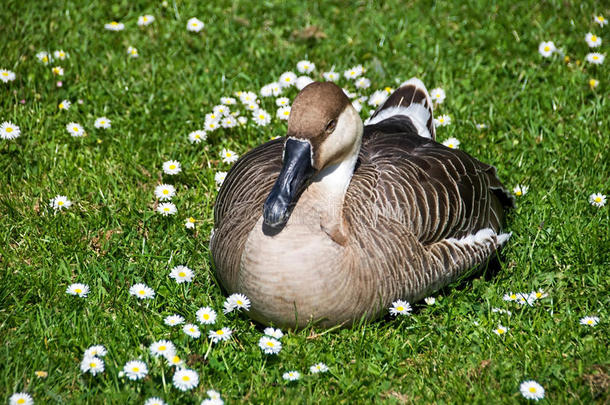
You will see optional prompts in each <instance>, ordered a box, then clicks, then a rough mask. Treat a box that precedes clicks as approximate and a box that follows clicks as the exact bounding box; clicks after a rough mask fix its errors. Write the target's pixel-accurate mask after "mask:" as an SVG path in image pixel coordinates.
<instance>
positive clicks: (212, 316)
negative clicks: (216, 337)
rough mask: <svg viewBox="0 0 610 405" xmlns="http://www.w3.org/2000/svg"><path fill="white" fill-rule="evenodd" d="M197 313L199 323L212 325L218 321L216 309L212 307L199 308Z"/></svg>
mask: <svg viewBox="0 0 610 405" xmlns="http://www.w3.org/2000/svg"><path fill="white" fill-rule="evenodd" d="M195 315H196V316H197V320H198V321H199V323H201V324H203V325H212V324H213V323H214V322H216V317H217V314H216V311H214V310H213V309H212V308H210V307H201V308H199V310H198V311H197V312H196V313H195Z"/></svg>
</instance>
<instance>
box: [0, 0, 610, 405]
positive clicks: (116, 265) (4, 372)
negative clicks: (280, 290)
mask: <svg viewBox="0 0 610 405" xmlns="http://www.w3.org/2000/svg"><path fill="white" fill-rule="evenodd" d="M168 3H169V4H168V5H167V6H162V5H161V2H159V1H131V0H118V1H114V2H112V4H111V5H110V4H109V2H102V1H92V2H89V1H84V0H83V1H57V2H55V1H15V0H9V1H8V2H7V1H5V2H3V4H2V6H0V15H2V20H3V23H2V24H1V25H0V38H2V39H1V40H0V55H2V57H1V58H0V68H4V69H10V70H12V71H15V72H16V74H17V79H16V80H15V81H14V82H12V83H9V84H4V83H0V122H2V121H5V120H8V121H12V122H13V123H15V124H17V125H19V126H20V127H21V131H22V136H21V137H20V138H18V139H17V140H14V141H10V142H9V141H0V184H1V185H2V193H0V220H1V221H2V224H3V226H2V228H1V230H0V276H1V279H0V364H1V366H0V400H1V401H4V402H5V403H6V401H7V400H8V397H9V396H10V395H11V394H12V393H13V392H18V391H22V390H24V391H27V392H29V393H30V394H32V395H33V397H34V399H35V401H36V403H127V402H130V403H132V402H133V403H143V401H144V400H145V399H146V398H147V397H149V396H153V395H157V396H160V397H162V398H164V399H165V400H166V401H167V402H168V403H171V404H177V403H199V402H200V401H201V400H202V399H203V398H205V397H206V395H205V391H206V390H207V389H211V388H213V389H216V390H218V391H220V392H221V394H222V395H223V398H224V399H225V400H226V401H227V402H230V403H234V402H235V403H239V402H244V403H245V402H254V403H263V402H268V403H272V402H285V403H291V402H297V403H311V402H314V403H315V402H320V403H356V402H365V401H367V402H368V401H375V402H377V401H387V402H388V403H411V402H413V403H431V402H438V403H463V402H473V403H488V402H497V403H518V402H525V400H524V399H523V398H522V397H521V394H519V384H520V383H521V382H522V381H523V380H526V379H534V380H536V381H538V382H539V383H540V384H542V385H543V386H544V388H545V389H546V398H545V400H543V401H542V402H543V403H544V402H547V403H591V402H595V401H599V402H603V401H604V400H607V396H608V392H607V391H606V392H604V389H603V388H602V386H603V383H604V382H605V383H606V384H607V383H608V378H609V377H608V373H609V371H608V370H609V368H610V364H609V362H608V352H607V346H608V337H607V334H608V328H607V319H608V306H609V304H610V300H609V298H608V297H609V292H610V291H609V288H608V285H609V283H608V281H609V277H608V269H609V268H610V214H609V210H608V206H606V207H603V208H596V207H593V206H591V205H590V204H589V203H588V201H587V200H588V196H589V195H590V194H591V193H594V192H602V193H604V194H609V193H610V182H609V180H608V174H609V173H610V153H609V148H608V134H609V133H610V121H609V120H608V111H609V103H608V96H607V95H608V93H607V92H608V86H609V81H608V79H609V77H610V76H609V75H608V73H607V72H608V70H607V65H608V61H606V62H605V64H604V65H600V66H593V65H591V64H587V63H583V61H584V56H585V55H586V54H587V53H588V52H589V49H588V47H587V45H586V43H585V41H584V36H585V34H586V33H587V32H589V31H591V32H594V33H597V34H598V35H600V36H601V37H602V38H603V41H604V42H603V45H602V47H601V51H600V52H602V53H606V52H607V49H608V45H607V44H608V43H609V42H610V35H609V34H608V32H609V31H608V30H609V29H610V27H609V26H606V27H604V28H600V27H598V26H597V25H596V24H594V23H593V19H592V17H593V15H594V14H603V15H605V17H606V18H609V17H610V9H608V8H605V9H603V8H600V7H601V3H602V2H599V3H596V4H597V5H596V4H595V3H593V2H580V1H572V2H570V1H567V2H564V1H545V2H537V1H530V2H513V1H497V2H486V1H476V0H470V1H464V2H448V1H439V2H428V1H416V2H404V1H387V2H365V1H354V2H340V1H328V2H307V4H306V3H304V2H297V1H289V2H272V1H243V0H242V1H225V0H220V1H216V2H195V1H175V2H174V1H168ZM207 3H209V4H207ZM303 4H306V5H303ZM142 14H152V15H154V16H155V18H156V21H155V22H154V23H153V24H152V25H151V26H148V27H143V28H141V27H138V26H137V25H136V21H137V17H138V16H139V15H142ZM192 16H197V17H198V18H199V19H201V20H202V21H204V23H205V24H206V27H205V29H204V30H203V31H202V32H201V33H199V34H195V33H191V32H187V31H186V29H185V26H186V20H187V19H188V18H190V17H192ZM114 19H116V20H118V21H122V22H124V23H125V25H126V28H125V30H124V31H122V32H109V31H106V30H104V28H103V25H104V24H105V23H107V22H110V21H111V20H114ZM307 26H317V27H318V28H319V30H320V32H323V33H324V38H318V39H316V38H309V39H303V38H301V37H300V36H299V35H297V33H298V32H300V31H302V30H303V29H304V28H305V27H307ZM543 40H552V41H554V42H555V44H557V45H558V47H559V48H563V49H564V50H565V53H566V54H567V55H568V56H569V57H570V58H571V62H570V63H566V62H564V60H563V58H562V57H560V56H555V57H553V58H551V59H548V60H547V59H543V58H542V57H541V56H540V55H539V54H538V52H537V49H538V44H539V42H541V41H543ZM129 45H132V46H135V47H136V48H138V50H139V53H140V57H139V58H138V59H128V58H127V54H126V48H127V46H129ZM56 49H63V50H65V51H67V52H68V53H69V54H70V58H69V59H68V60H66V61H63V62H58V63H54V64H53V65H51V66H55V65H56V64H60V65H61V66H63V67H64V69H65V76H64V77H63V78H62V81H63V87H61V88H58V87H56V85H55V83H56V80H57V79H56V78H53V77H52V74H51V69H50V68H51V66H43V65H42V64H40V63H39V62H38V61H37V60H36V57H35V55H36V53H37V52H39V51H42V50H48V51H53V50H56ZM301 59H309V60H311V61H312V62H314V63H315V64H316V66H317V70H316V73H315V74H314V77H316V78H318V77H319V76H318V75H319V73H320V72H322V71H326V70H329V69H330V68H331V67H332V66H335V67H336V70H337V71H338V72H342V71H343V70H345V69H347V68H349V67H351V66H354V65H356V64H363V65H364V67H365V68H366V69H367V72H366V74H365V75H366V77H368V78H370V79H371V81H372V86H371V88H370V89H368V90H366V91H364V92H363V94H367V95H368V94H370V93H371V92H372V91H373V90H376V89H381V88H383V87H385V86H396V83H397V81H396V80H406V79H408V78H409V77H412V76H418V77H420V78H421V79H422V80H423V81H424V82H425V83H426V85H427V86H428V88H430V89H431V88H434V87H442V88H444V89H445V90H446V92H447V99H446V101H445V103H444V104H442V105H441V106H440V108H438V109H437V114H449V115H450V116H451V117H452V119H453V123H452V124H451V125H450V126H449V127H443V128H439V129H438V137H439V140H444V139H446V138H448V137H450V136H454V137H456V138H458V139H460V141H461V142H462V144H461V146H460V147H461V149H463V150H465V151H467V152H468V153H470V154H472V155H473V156H475V157H477V158H478V159H480V160H482V161H483V162H487V163H490V164H493V165H495V166H496V167H497V168H498V173H499V176H500V178H501V179H502V180H503V181H504V183H505V184H506V185H507V187H510V188H512V187H513V186H514V185H516V184H526V185H528V186H529V187H530V191H529V192H528V193H527V195H525V196H524V197H521V198H519V199H518V206H517V208H516V209H515V210H514V211H513V212H512V213H511V215H510V216H509V220H508V224H507V228H508V229H509V230H510V231H512V232H513V237H512V239H511V241H510V243H509V244H508V246H507V248H506V249H505V250H504V251H503V254H502V256H501V260H500V261H501V270H500V271H499V272H498V273H497V274H495V275H493V276H489V274H488V276H489V277H483V276H479V277H474V278H470V279H469V280H466V281H463V282H461V283H456V284H455V285H453V286H449V287H447V288H445V289H443V290H442V291H441V292H440V293H438V294H435V296H437V303H436V304H435V305H434V306H431V307H426V306H425V305H424V304H423V303H417V304H416V305H415V307H416V310H415V313H414V314H413V316H411V317H406V318H400V319H396V320H392V319H389V318H386V319H383V320H381V321H378V322H374V323H370V324H359V325H356V326H354V327H352V328H349V329H342V330H333V331H328V332H325V331H321V330H317V329H314V328H308V329H306V330H304V331H300V332H290V333H288V334H287V335H286V336H285V337H284V338H283V339H282V343H283V345H284V348H283V350H282V352H281V353H280V354H279V355H278V356H276V357H267V356H265V355H263V354H262V353H261V351H260V349H259V348H258V347H257V342H258V339H259V337H260V336H261V333H262V329H261V327H260V326H257V325H255V324H253V323H252V322H250V321H249V320H248V319H247V317H246V316H245V315H244V314H240V315H235V314H231V315H228V316H226V317H225V316H223V315H220V321H219V324H220V325H223V326H229V327H231V328H232V329H234V331H235V338H234V339H233V340H232V341H231V342H229V343H223V344H219V345H216V346H214V347H212V349H211V351H210V352H209V355H208V357H207V358H204V357H203V356H204V354H205V353H206V351H207V350H208V341H207V339H205V338H203V337H202V338H201V339H199V340H192V339H191V338H188V337H187V336H185V335H184V334H183V333H182V332H181V331H180V330H179V329H170V328H169V327H167V326H165V325H164V324H163V318H164V317H165V316H166V315H168V314H172V313H179V314H182V315H183V316H185V317H186V318H187V319H189V320H191V321H194V320H195V311H196V310H197V309H198V308H199V307H201V306H203V305H211V306H213V307H214V308H216V309H217V310H220V309H221V308H222V302H223V300H224V296H223V293H222V291H221V289H220V287H219V285H218V283H217V282H216V281H215V279H214V276H213V272H212V263H211V259H210V253H209V250H208V238H209V233H210V231H211V228H212V223H213V213H212V210H213V204H214V199H215V196H216V193H217V191H216V186H215V183H214V174H215V173H216V172H217V171H220V170H225V171H226V170H228V168H229V165H227V164H224V163H222V162H221V161H220V151H221V149H222V148H230V149H232V150H234V151H236V152H237V153H239V154H240V155H241V154H243V153H245V152H246V151H247V150H249V149H250V148H252V147H254V146H256V145H257V144H260V143H262V142H264V141H266V140H268V139H269V138H270V137H272V136H277V135H282V134H283V133H284V131H285V124H284V123H283V122H279V121H278V120H276V119H274V120H273V121H272V124H271V125H269V126H267V127H262V128H261V127H257V126H255V125H254V124H253V123H252V122H250V123H249V124H248V125H247V126H246V127H244V128H238V129H232V130H219V131H216V132H213V133H210V134H209V136H208V140H207V141H206V142H204V143H201V144H199V145H191V144H189V143H188V141H187V134H188V133H189V132H190V131H192V130H195V129H200V128H202V127H203V121H204V116H205V114H206V113H208V112H210V111H211V109H212V107H213V106H214V105H216V104H218V103H219V101H220V97H221V96H228V95H231V94H232V93H233V92H235V91H237V90H252V91H258V90H259V89H260V87H261V86H262V85H264V84H266V83H269V82H271V81H274V80H276V79H277V78H278V76H279V75H280V74H281V73H282V72H284V71H287V70H293V71H296V63H297V62H298V61H299V60H301ZM223 78H224V79H223ZM590 78H596V79H598V80H600V82H601V83H600V86H599V87H598V88H597V89H596V90H595V91H592V90H591V89H590V88H589V86H588V80H589V79H590ZM341 83H342V84H344V83H345V81H343V80H342V81H341ZM352 88H353V87H352ZM127 89H128V90H127ZM295 94H296V91H295V90H292V91H291V92H290V93H289V97H291V98H292V97H294V95H295ZM63 99H69V100H71V101H72V102H73V107H72V108H71V109H70V110H69V111H58V109H57V105H58V103H59V102H60V101H61V100H63ZM78 99H81V100H82V101H83V102H82V104H78V103H77V102H76V101H77V100H78ZM20 100H25V104H21V102H20ZM263 103H264V105H265V107H266V109H267V110H268V111H269V112H270V113H272V114H274V113H275V107H274V106H272V105H273V100H272V99H265V100H263ZM366 110H368V108H365V111H363V116H364V117H365V116H366ZM102 115H105V116H107V117H108V118H110V119H111V120H112V128H111V129H109V130H106V131H103V130H97V129H95V128H94V127H93V121H94V119H95V118H96V117H99V116H102ZM71 121H75V122H79V123H81V124H82V125H83V126H84V127H85V128H86V129H87V132H88V136H87V137H84V138H71V137H70V136H69V135H68V133H67V132H66V130H65V125H66V124H67V123H68V122H71ZM475 123H486V124H487V125H488V126H489V128H488V129H487V130H484V131H477V130H476V129H475V126H474V125H475ZM169 159H177V160H179V161H180V162H181V163H182V164H183V167H184V169H183V172H182V174H180V175H179V176H175V178H174V177H167V176H163V175H162V171H161V164H162V163H163V162H164V161H165V160H169ZM161 181H166V182H170V183H172V184H174V185H175V186H176V188H177V196H176V197H175V198H174V200H173V201H174V202H175V204H176V205H177V207H178V215H176V216H174V217H170V218H164V217H161V216H160V215H158V214H156V213H155V212H154V210H153V206H154V202H155V199H154V195H153V190H154V187H155V186H156V185H157V184H159V182H161ZM57 194H63V195H66V196H68V198H69V199H71V200H72V201H73V202H74V206H73V207H72V208H70V209H69V210H67V211H65V212H61V213H59V214H57V215H55V214H54V213H53V211H52V210H51V209H50V208H49V205H48V202H49V199H51V198H53V197H54V196H55V195H57ZM189 216H193V217H195V218H196V219H197V220H198V221H199V222H198V223H197V229H196V231H195V232H192V231H189V230H187V229H185V227H184V220H185V218H187V217H189ZM178 264H186V265H188V266H189V267H191V268H193V269H194V270H195V271H196V278H195V281H194V282H193V283H192V284H191V285H187V286H183V285H177V284H176V283H175V282H174V281H173V280H171V279H169V277H168V273H169V269H170V268H171V267H173V266H174V265H178ZM73 282H81V283H86V284H88V285H89V286H90V287H91V293H90V294H89V297H88V298H86V299H78V298H74V297H72V296H68V295H67V294H65V289H66V287H67V286H68V285H69V284H70V283H73ZM137 282H144V283H147V284H148V285H150V286H151V287H152V288H154V289H155V290H156V292H157V296H156V298H155V299H154V300H151V301H147V302H137V300H136V299H135V298H134V297H132V296H130V295H129V293H128V289H129V286H131V285H132V284H134V283H137ZM456 287H457V288H456ZM538 288H542V289H544V290H545V291H547V292H548V293H549V297H548V298H545V299H543V300H541V301H540V302H538V303H537V304H536V306H534V307H531V308H518V307H517V305H516V304H515V305H510V304H507V303H505V302H504V301H502V296H503V294H504V293H506V292H508V291H526V292H529V291H531V290H534V289H538ZM492 307H502V308H507V309H510V310H511V311H512V312H513V315H512V316H510V317H508V316H507V315H498V314H496V313H492V312H491V308H492ZM585 315H597V316H599V317H600V319H601V322H600V324H599V325H597V326H596V327H594V328H590V327H584V326H581V325H580V324H579V319H580V318H581V317H583V316H585ZM475 321H476V322H477V323H478V325H477V324H475ZM498 323H502V324H503V325H505V326H507V327H509V331H508V333H507V335H506V336H504V337H498V336H496V335H495V334H493V333H492V330H493V329H494V328H495V327H496V326H497V325H498ZM162 338H169V339H171V340H172V341H173V342H174V343H175V344H176V345H177V346H178V348H179V352H180V354H182V355H183V356H184V357H186V358H188V364H189V366H190V367H191V368H193V369H195V370H197V371H198V372H199V375H200V384H199V386H198V387H197V388H196V389H194V390H193V391H189V392H186V393H182V392H180V391H177V390H176V389H175V388H173V387H172V386H171V376H172V371H171V370H170V369H169V368H168V367H166V366H165V365H162V364H161V362H160V361H159V360H155V359H153V358H151V357H150V355H149V353H148V349H147V348H148V345H149V344H150V343H151V342H153V341H155V340H158V339H162ZM92 344H104V345H105V346H106V347H107V348H108V350H109V353H108V355H107V356H106V358H105V362H106V372H105V373H104V374H102V375H99V376H97V377H91V376H90V375H83V374H82V373H81V372H80V370H79V363H80V359H81V357H82V354H83V351H84V350H85V349H86V348H87V347H88V346H90V345H92ZM138 357H141V358H142V359H143V360H144V361H146V362H147V363H148V365H149V368H150V374H149V376H148V377H147V378H146V379H145V380H143V381H138V382H131V381H128V380H125V379H121V378H119V377H118V372H119V371H120V370H121V369H122V367H123V365H124V364H125V362H126V361H128V360H131V359H135V358H138ZM319 361H322V362H325V363H326V364H327V365H328V366H329V367H330V372H329V373H328V374H325V375H317V376H316V375H309V372H308V368H309V366H310V365H312V364H314V363H316V362H319ZM291 369H295V370H298V371H300V372H301V373H302V374H303V377H302V379H301V380H300V381H298V382H294V383H286V382H285V381H283V380H282V377H281V376H282V373H283V372H285V371H287V370H291ZM37 370H44V371H47V372H48V377H47V378H46V379H40V378H37V377H36V376H35V375H34V372H35V371H37ZM604 370H605V372H604ZM593 376H597V377H593Z"/></svg>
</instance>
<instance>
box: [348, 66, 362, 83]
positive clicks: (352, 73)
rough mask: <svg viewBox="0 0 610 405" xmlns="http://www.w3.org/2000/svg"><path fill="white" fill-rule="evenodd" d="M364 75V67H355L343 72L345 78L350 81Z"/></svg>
mask: <svg viewBox="0 0 610 405" xmlns="http://www.w3.org/2000/svg"><path fill="white" fill-rule="evenodd" d="M363 73H364V68H363V67H362V65H358V66H354V67H352V68H349V69H347V70H346V71H345V72H343V77H345V78H346V79H349V80H353V79H357V78H358V77H359V76H360V75H362V74H363Z"/></svg>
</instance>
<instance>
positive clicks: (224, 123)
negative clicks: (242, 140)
mask: <svg viewBox="0 0 610 405" xmlns="http://www.w3.org/2000/svg"><path fill="white" fill-rule="evenodd" d="M220 126H221V127H223V128H235V127H236V126H237V120H236V119H235V118H233V117H232V116H228V117H224V118H223V119H221V120H220Z"/></svg>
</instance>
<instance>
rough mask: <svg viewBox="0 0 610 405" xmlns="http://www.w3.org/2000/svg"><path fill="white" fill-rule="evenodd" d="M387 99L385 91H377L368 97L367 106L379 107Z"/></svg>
mask: <svg viewBox="0 0 610 405" xmlns="http://www.w3.org/2000/svg"><path fill="white" fill-rule="evenodd" d="M387 98H388V95H387V94H386V92H385V91H383V90H377V91H376V92H374V93H373V94H371V96H370V97H369V100H368V104H369V105H371V106H373V107H379V106H380V105H381V104H383V102H384V101H386V100H387Z"/></svg>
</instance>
